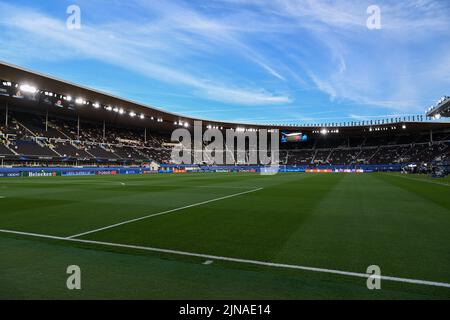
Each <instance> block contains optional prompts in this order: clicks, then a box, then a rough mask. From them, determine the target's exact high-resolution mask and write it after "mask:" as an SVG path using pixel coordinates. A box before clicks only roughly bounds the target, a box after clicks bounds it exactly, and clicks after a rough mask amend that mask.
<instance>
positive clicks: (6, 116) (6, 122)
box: [5, 102, 8, 127]
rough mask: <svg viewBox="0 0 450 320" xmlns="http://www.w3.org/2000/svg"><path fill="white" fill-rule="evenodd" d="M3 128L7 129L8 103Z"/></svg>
mask: <svg viewBox="0 0 450 320" xmlns="http://www.w3.org/2000/svg"><path fill="white" fill-rule="evenodd" d="M5 127H8V102H7V103H6V116H5Z"/></svg>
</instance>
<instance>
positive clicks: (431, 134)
mask: <svg viewBox="0 0 450 320" xmlns="http://www.w3.org/2000/svg"><path fill="white" fill-rule="evenodd" d="M430 142H431V143H433V129H431V130H430Z"/></svg>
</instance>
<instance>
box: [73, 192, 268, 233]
mask: <svg viewBox="0 0 450 320" xmlns="http://www.w3.org/2000/svg"><path fill="white" fill-rule="evenodd" d="M262 189H263V188H257V189H253V190H248V191H243V192H239V193H234V194H230V195H228V196H224V197H220V198H215V199H211V200H206V201H202V202H197V203H194V204H190V205H187V206H183V207H179V208H175V209H170V210H166V211H162V212H158V213H152V214H149V215H147V216H143V217H139V218H135V219H131V220H126V221H123V222H119V223H115V224H112V225H109V226H106V227H102V228H98V229H94V230H90V231H86V232H82V233H78V234H75V235H72V236H69V237H67V239H73V238H78V237H81V236H85V235H88V234H91V233H95V232H99V231H103V230H107V229H111V228H115V227H119V226H123V225H124V224H128V223H132V222H136V221H140V220H144V219H148V218H153V217H156V216H161V215H163V214H168V213H172V212H177V211H181V210H184V209H189V208H192V207H197V206H201V205H204V204H207V203H211V202H216V201H220V200H225V199H229V198H233V197H237V196H241V195H244V194H247V193H252V192H256V191H260V190H262Z"/></svg>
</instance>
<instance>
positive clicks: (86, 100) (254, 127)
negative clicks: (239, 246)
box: [0, 63, 450, 176]
mask: <svg viewBox="0 0 450 320" xmlns="http://www.w3.org/2000/svg"><path fill="white" fill-rule="evenodd" d="M449 101H450V100H449V99H447V98H444V99H441V101H439V103H438V105H436V107H433V108H430V109H429V110H428V111H427V113H426V114H423V115H416V116H405V117H395V118H390V119H383V120H369V121H357V122H355V121H353V122H345V123H314V124H308V125H276V124H271V125H261V124H249V123H248V124H243V123H232V122H223V121H212V120H207V119H198V118H193V117H189V116H184V115H178V114H174V113H170V112H166V111H163V110H161V109H158V108H155V107H152V106H147V105H143V104H140V103H137V102H134V101H130V100H126V99H122V98H119V97H115V96H112V95H110V94H106V93H102V92H99V91H96V90H93V89H90V88H85V87H82V86H79V85H76V84H73V83H69V82H66V81H63V80H58V79H55V78H52V77H49V76H46V75H42V74H39V73H35V72H32V71H29V70H25V69H22V68H19V67H16V66H13V65H9V64H5V63H1V64H0V119H1V121H0V161H1V164H2V175H3V176H14V175H17V174H18V169H17V168H18V167H28V168H29V169H27V170H26V172H27V174H28V175H29V174H31V175H33V174H38V173H39V172H41V174H58V175H59V174H67V175H74V174H101V173H105V174H106V173H112V172H114V173H143V172H154V171H157V170H159V171H160V172H185V171H210V170H213V171H229V170H247V171H259V170H261V168H260V166H254V165H250V163H248V162H247V161H246V160H245V159H246V158H245V157H244V160H242V159H241V160H239V161H238V160H237V159H238V157H237V156H236V153H235V151H230V152H231V153H232V155H231V156H232V157H234V159H236V160H235V161H234V163H233V164H231V165H230V164H229V165H228V166H222V165H220V166H219V165H217V164H216V163H211V162H208V161H207V160H205V163H203V164H196V165H192V164H179V163H173V161H172V160H171V153H172V148H173V147H174V146H176V145H177V143H174V141H171V139H170V138H171V133H172V132H173V131H174V130H175V129H177V128H185V129H187V130H193V126H194V123H196V122H198V121H201V122H202V126H203V127H202V130H207V129H217V130H220V131H225V130H227V129H232V130H235V131H239V132H244V133H245V132H258V131H260V130H262V129H266V130H268V131H277V132H279V133H280V134H281V141H280V148H279V160H280V164H281V168H282V170H283V171H356V172H358V171H380V170H394V171H399V170H401V169H402V168H405V167H407V168H414V170H419V169H420V168H422V169H423V170H430V164H433V163H436V162H439V163H445V162H446V161H447V159H448V158H449V157H450V122H448V121H446V120H445V119H444V118H445V116H447V114H446V112H447V111H448V110H447V109H448V102H449ZM446 110H447V111H446ZM245 152H247V153H248V150H246V151H245ZM48 167H51V168H53V169H52V170H50V171H48V170H47V171H45V170H44V171H43V168H48ZM99 168H100V169H99ZM42 172H44V173H42ZM21 174H22V173H21Z"/></svg>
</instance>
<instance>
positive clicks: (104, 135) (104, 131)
mask: <svg viewBox="0 0 450 320" xmlns="http://www.w3.org/2000/svg"><path fill="white" fill-rule="evenodd" d="M105 138H106V122H105V120H103V142H105Z"/></svg>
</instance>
